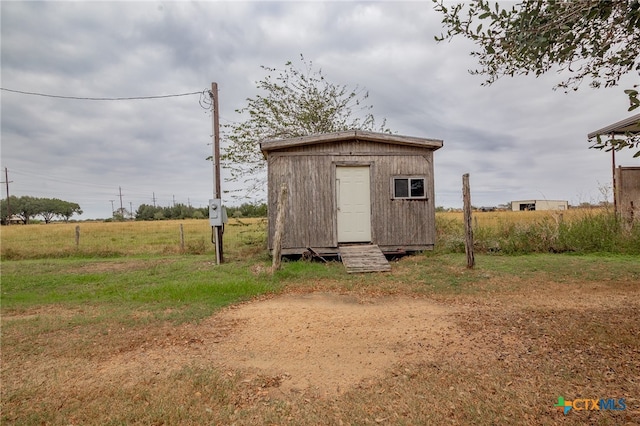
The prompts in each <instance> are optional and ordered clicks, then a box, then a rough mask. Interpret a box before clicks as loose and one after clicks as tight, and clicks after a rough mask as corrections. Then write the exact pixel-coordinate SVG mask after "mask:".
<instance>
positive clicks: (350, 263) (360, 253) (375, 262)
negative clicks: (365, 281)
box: [338, 244, 391, 274]
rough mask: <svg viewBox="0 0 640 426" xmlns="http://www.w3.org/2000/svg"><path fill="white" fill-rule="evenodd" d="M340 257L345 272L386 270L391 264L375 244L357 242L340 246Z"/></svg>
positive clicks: (388, 269) (389, 268)
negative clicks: (356, 243) (345, 269)
mask: <svg viewBox="0 0 640 426" xmlns="http://www.w3.org/2000/svg"><path fill="white" fill-rule="evenodd" d="M338 249H339V251H340V258H341V259H342V263H343V264H344V266H345V268H347V273H349V274H353V273H357V272H388V271H390V270H391V265H390V264H389V262H388V261H387V258H386V257H384V254H383V253H382V251H381V250H380V247H378V246H377V245H375V244H358V245H352V246H340V247H338Z"/></svg>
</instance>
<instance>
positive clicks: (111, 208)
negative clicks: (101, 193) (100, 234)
mask: <svg viewBox="0 0 640 426" xmlns="http://www.w3.org/2000/svg"><path fill="white" fill-rule="evenodd" d="M109 201H111V216H113V213H115V212H114V211H113V202H114V201H116V200H109Z"/></svg>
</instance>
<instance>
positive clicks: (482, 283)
mask: <svg viewBox="0 0 640 426" xmlns="http://www.w3.org/2000/svg"><path fill="white" fill-rule="evenodd" d="M477 217H478V219H477V220H478V223H477V226H478V227H479V228H481V227H482V221H483V220H485V219H487V220H489V217H490V216H482V215H477ZM505 217H506V216H505ZM509 217H511V216H510V215H509ZM514 217H515V216H514ZM520 217H521V216H520ZM444 219H446V221H448V220H450V219H451V218H444ZM439 220H443V218H442V217H441V218H440V219H439ZM491 220H493V219H491ZM497 220H499V221H500V220H501V221H503V222H504V221H506V220H507V219H504V218H503V219H497ZM536 220H538V217H536ZM563 220H567V221H569V220H568V218H565V219H563ZM249 222H251V223H249ZM180 223H181V222H152V223H131V224H128V223H126V224H118V223H104V224H103V223H95V224H92V223H81V224H79V226H80V232H81V236H80V244H79V246H78V247H76V246H75V226H76V225H75V224H69V225H64V224H55V225H48V226H45V225H31V226H26V227H18V226H16V227H11V228H10V229H8V228H3V229H2V255H3V258H2V264H1V267H2V289H1V311H0V312H1V321H2V341H1V343H2V369H1V377H0V379H1V380H0V383H1V386H2V396H1V402H2V406H1V408H2V414H1V415H2V417H1V419H2V420H1V421H2V424H20V425H22V424H39V425H42V424H44V425H49V424H51V425H63V424H64V425H69V424H92V425H116V424H184V425H196V424H239V425H242V424H246V425H249V424H291V425H317V424H335V425H341V424H358V425H359V424H406V425H414V424H486V425H490V424H522V425H539V424H543V425H545V424H546V425H551V424H567V425H578V424H585V423H588V424H601V425H618V424H640V400H639V399H640V362H639V361H640V333H639V332H638V330H640V314H639V312H640V262H639V261H638V256H637V255H635V254H616V253H595V254H575V252H574V253H572V254H552V253H548V252H547V253H538V254H530V255H511V256H504V255H499V254H496V253H495V252H488V254H480V255H478V256H477V267H476V268H475V269H473V270H468V269H466V268H465V267H464V264H465V259H464V255H462V254H459V253H456V252H450V251H444V250H443V251H440V250H436V251H435V252H430V253H425V254H420V255H416V256H408V257H405V258H403V259H401V260H399V261H397V262H393V265H392V272H390V273H384V274H355V275H350V274H346V273H345V271H344V269H343V267H342V265H341V264H339V263H335V262H334V263H329V264H321V263H309V262H284V263H283V268H282V270H280V271H278V272H276V273H275V274H274V275H271V274H269V273H267V272H266V271H267V269H268V266H269V258H268V256H267V255H266V253H265V245H264V223H263V222H258V223H254V222H252V221H249V220H247V221H244V222H243V223H245V224H242V223H238V224H234V225H232V226H228V227H227V228H226V230H225V236H226V237H228V238H227V240H226V241H228V242H229V243H230V245H229V247H228V248H227V247H226V246H225V251H226V254H227V255H228V259H229V262H228V263H225V264H223V265H219V266H216V265H215V264H214V257H213V256H212V253H213V251H212V249H211V247H210V245H211V244H210V243H209V242H208V239H209V235H208V232H210V230H209V229H208V223H207V221H184V222H182V223H183V233H184V235H185V237H184V240H185V244H184V248H183V247H182V244H181V241H180V229H179V225H180ZM141 229H143V230H142V231H141ZM201 241H203V243H201ZM231 242H235V243H234V244H231ZM190 245H191V247H194V248H191V249H189V247H190ZM202 245H204V249H203V250H202V251H201V247H202ZM491 253H492V254H491ZM308 294H339V295H343V296H348V297H353V298H355V299H357V300H359V301H360V303H358V304H356V305H354V307H365V308H366V307H367V306H369V305H376V304H384V303H388V301H389V300H392V299H395V298H398V297H401V298H407V299H408V300H414V301H421V302H424V303H427V304H431V305H433V306H437V308H438V309H439V310H440V311H441V312H442V313H441V316H440V318H441V320H443V321H444V324H445V325H446V327H447V328H446V330H447V331H446V333H443V334H438V335H434V339H433V340H431V341H428V342H427V341H425V342H424V343H421V342H422V341H421V342H404V343H403V345H405V346H406V348H409V349H410V350H411V355H410V356H407V357H406V358H402V359H398V360H396V361H394V362H392V363H390V364H388V366H387V368H386V369H384V370H383V371H380V372H379V374H377V375H376V376H375V377H371V378H369V379H367V380H363V381H361V382H358V383H356V384H354V385H352V386H349V387H348V388H346V389H343V390H342V391H341V392H339V393H333V394H324V393H321V392H319V391H317V390H314V389H313V387H311V388H309V389H307V390H303V391H296V392H288V393H286V394H285V393H282V392H278V389H279V387H280V386H282V385H281V380H286V378H285V379H283V377H284V376H282V375H274V374H273V373H271V372H268V371H267V370H265V372H263V373H260V372H258V373H256V371H255V370H251V369H247V368H245V367H241V366H236V367H233V368H231V367H229V366H226V367H221V366H220V365H219V363H218V361H217V358H216V357H215V356H214V355H215V353H216V352H215V350H216V349H215V348H216V347H218V346H219V345H224V344H225V342H226V343H229V342H232V339H233V337H234V336H236V335H238V334H239V333H241V332H246V331H247V330H244V329H243V324H244V322H243V321H244V320H243V321H234V322H229V321H226V322H225V321H223V318H224V317H223V316H221V315H222V313H224V312H228V311H227V310H225V309H222V308H224V307H225V306H233V307H234V310H232V312H234V311H235V310H238V312H240V311H241V310H242V309H243V307H244V306H249V307H251V306H257V305H259V304H260V303H261V302H260V300H267V299H268V300H277V299H278V298H280V297H283V295H308ZM390 298H391V299H390ZM249 300H255V301H256V302H255V303H254V304H249V305H245V303H244V302H246V301H249ZM276 314H277V315H284V314H283V313H276V312H274V315H276ZM380 321H382V320H380ZM415 321H416V325H418V322H425V321H426V322H427V323H428V322H429V321H430V320H429V319H428V318H423V319H422V320H421V321H418V319H417V318H416V319H415ZM282 324H283V327H289V328H292V329H293V328H294V325H291V324H286V323H285V320H284V317H283V318H282ZM285 324H286V325H285ZM384 328H386V329H387V331H389V333H390V334H389V335H391V336H392V335H394V334H396V335H403V334H404V332H405V331H404V330H396V329H394V328H393V322H392V323H390V324H385V323H382V322H379V323H378V324H377V325H376V327H375V329H372V330H371V332H374V331H376V332H378V331H380V330H382V329H384ZM243 330H244V331H243ZM325 331H327V332H330V335H334V336H336V338H337V336H339V335H340V333H341V330H340V329H339V328H338V329H336V330H325ZM298 337H299V336H298ZM291 338H292V339H294V340H293V341H291V342H289V343H284V344H285V345H287V344H288V345H293V343H294V342H295V339H296V335H295V334H293V335H291ZM355 343H356V342H354V344H355ZM409 344H411V345H410V346H409ZM393 345H399V343H398V344H395V343H394V344H393ZM393 345H392V346H384V342H382V341H381V342H380V347H387V348H391V349H393V348H394V346H393ZM231 346H232V349H236V350H237V349H239V348H233V345H231ZM389 350H390V349H389ZM211 351H213V352H211ZM407 353H408V352H407ZM212 354H213V355H212ZM247 356H249V353H248V352H247V354H246V355H243V354H242V353H240V357H241V358H242V357H247ZM275 361H276V363H277V364H278V363H279V364H282V365H283V368H286V364H287V363H290V362H294V361H295V360H294V359H281V360H275ZM302 361H303V362H304V358H303V359H302ZM345 361H346V360H345ZM336 362H338V361H336ZM310 367H311V365H310ZM559 396H563V397H565V398H566V399H567V400H577V399H579V398H588V399H600V398H604V399H615V400H616V401H619V400H620V399H624V402H625V404H626V407H625V410H618V411H615V410H600V411H591V410H577V409H574V410H572V411H571V412H570V413H569V414H567V415H566V416H565V415H563V414H562V413H561V412H559V411H558V410H557V409H556V408H555V407H554V404H555V403H556V402H557V399H558V397H559ZM576 407H578V408H579V405H576ZM617 407H618V408H620V406H619V405H618V406H617Z"/></svg>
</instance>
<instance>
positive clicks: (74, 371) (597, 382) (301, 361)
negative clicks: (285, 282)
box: [2, 279, 640, 424]
mask: <svg viewBox="0 0 640 426" xmlns="http://www.w3.org/2000/svg"><path fill="white" fill-rule="evenodd" d="M489 280H491V279H489ZM490 284H491V285H495V283H490ZM507 284H508V283H507ZM507 284H505V285H507ZM479 285H480V284H479ZM488 285H489V284H488ZM524 288H526V291H522V290H521V289H519V290H517V291H509V290H506V289H505V290H503V291H501V292H499V293H497V294H490V295H485V296H482V295H473V294H461V295H452V294H447V295H443V296H438V295H430V296H410V295H407V294H406V293H405V294H403V295H380V294H378V293H375V292H364V291H363V292H357V291H356V292H349V293H347V294H344V293H343V292H340V291H329V290H324V291H316V292H310V293H304V292H300V293H298V292H296V291H295V290H294V291H293V292H290V293H285V294H280V295H277V296H270V297H262V298H258V299H256V300H252V301H250V302H246V303H241V304H237V305H233V306H230V307H228V308H225V309H222V310H221V311H219V312H217V313H216V314H214V315H212V316H211V317H208V318H206V319H204V320H202V321H199V322H197V323H185V324H181V325H175V324H171V323H170V322H167V323H164V324H160V325H159V324H158V322H154V321H152V322H151V323H150V324H149V325H148V326H145V325H144V319H145V316H148V315H150V314H149V313H145V312H135V313H132V314H131V315H132V317H133V319H134V320H135V321H134V325H133V326H132V327H130V328H129V327H127V326H126V322H122V321H118V322H110V321H108V320H106V321H105V320H104V319H103V318H101V316H100V315H103V314H101V313H100V312H99V311H98V310H97V309H96V308H91V307H90V306H86V307H79V308H74V309H64V308H61V307H44V308H35V309H33V310H25V311H21V312H19V313H15V314H10V315H3V318H2V322H3V324H4V325H7V324H10V323H11V322H12V321H21V322H20V324H21V327H20V328H19V327H9V328H7V329H6V330H3V333H4V339H5V340H6V341H10V342H11V345H5V346H4V347H3V354H2V376H3V383H2V387H3V388H4V389H6V390H9V393H8V394H9V395H12V396H11V397H10V398H9V399H8V400H7V401H5V402H6V405H5V407H4V409H3V415H6V419H7V420H8V423H7V424H9V423H11V421H10V420H12V419H13V420H16V421H18V420H17V419H22V420H24V419H26V418H27V416H28V415H29V414H30V413H33V415H34V416H35V417H34V418H38V419H41V418H42V416H43V412H46V413H47V415H50V416H53V417H52V418H53V420H51V421H50V422H49V423H51V424H63V423H61V422H62V421H64V422H66V423H64V424H72V423H73V422H72V421H69V419H72V420H73V418H72V417H71V416H72V415H79V414H78V413H83V412H84V411H85V409H86V408H87V407H88V406H89V407H91V409H92V410H93V411H90V412H91V413H92V415H93V416H94V417H88V418H85V419H82V418H77V419H75V423H76V424H91V423H93V424H97V423H101V422H104V421H105V419H108V418H109V414H108V413H107V414H105V413H104V412H103V410H104V407H105V405H109V404H120V405H119V406H116V407H117V408H116V407H114V410H115V411H126V410H133V411H132V413H133V414H131V416H132V417H133V418H137V417H136V416H140V415H143V414H141V413H140V412H138V411H135V408H131V406H129V405H128V404H129V401H130V402H131V404H132V406H133V407H136V406H137V405H142V406H143V407H144V406H146V405H145V404H147V405H148V406H149V407H166V404H173V407H174V409H175V410H177V411H178V412H179V410H181V409H182V408H181V407H183V406H185V404H194V403H193V401H192V400H189V399H188V398H190V397H194V398H202V400H203V401H204V400H205V397H206V398H208V399H207V401H208V402H207V404H213V403H212V402H211V401H213V399H215V398H214V397H213V396H211V395H212V394H213V391H214V389H213V388H214V387H215V386H222V387H224V386H225V383H226V382H225V381H226V379H228V381H229V383H234V385H233V386H235V387H234V388H233V390H231V391H230V393H231V396H229V397H228V398H229V399H223V400H224V401H227V402H225V403H224V404H222V405H219V406H218V410H222V409H224V407H227V405H228V404H229V403H230V404H231V405H233V407H235V408H234V409H235V410H240V411H238V413H237V414H236V412H235V411H231V412H230V413H228V417H224V414H220V419H223V420H224V421H228V422H230V423H232V422H233V419H236V420H238V419H240V423H242V422H243V421H244V422H245V423H247V424H259V423H260V422H259V421H258V420H259V419H260V418H261V415H263V414H264V413H263V412H262V411H259V410H270V409H271V408H269V407H270V406H269V405H268V404H270V403H271V402H274V401H291V404H292V405H291V406H292V407H295V410H304V409H305V408H304V407H306V404H310V406H311V407H313V409H316V408H317V409H318V410H327V411H331V412H333V411H334V408H331V409H328V408H326V407H325V406H324V405H322V404H323V402H322V401H329V402H327V404H334V402H331V401H337V400H338V399H344V398H347V399H349V398H351V399H350V400H349V401H352V402H349V403H347V405H345V406H344V407H342V408H341V410H345V412H349V410H350V409H351V407H354V406H357V405H356V403H355V402H353V401H354V400H356V401H357V398H359V397H361V396H360V395H362V398H365V399H366V400H367V402H368V401H369V400H370V399H371V398H374V399H375V398H377V399H378V402H377V406H384V407H387V406H389V407H400V406H401V405H402V404H404V403H405V402H407V401H409V402H408V405H407V407H406V408H405V411H407V413H408V414H407V413H404V414H403V413H401V412H398V413H395V412H393V413H384V414H379V415H373V416H374V417H373V418H374V420H375V422H378V420H376V419H386V418H391V417H389V416H400V417H398V418H401V417H406V418H409V419H413V420H416V419H419V418H421V417H420V416H421V415H422V414H421V413H423V412H424V408H420V407H421V406H420V404H421V403H422V402H421V401H423V400H421V399H420V398H425V397H426V396H425V395H428V396H429V398H435V401H432V404H431V406H437V407H440V408H439V410H440V411H439V412H437V413H436V414H435V415H437V416H440V417H435V418H439V419H447V418H454V419H455V422H459V423H460V424H464V423H467V420H469V419H474V418H478V417H477V416H480V414H479V413H476V412H468V413H464V412H462V411H460V410H458V409H456V408H453V407H454V402H450V401H451V399H452V398H453V399H455V404H457V406H469V405H472V404H474V403H475V401H476V399H477V398H482V399H483V400H487V399H491V402H490V403H487V404H486V405H487V406H491V407H493V406H500V404H501V402H500V401H502V400H504V398H512V399H513V400H514V401H517V400H522V401H525V400H526V401H529V400H530V399H531V398H535V399H534V400H533V401H534V402H528V404H533V405H528V406H527V407H526V408H522V409H521V411H522V415H523V416H525V417H522V418H521V419H520V423H522V424H539V420H540V419H553V418H554V417H550V416H553V415H554V414H555V413H554V411H555V409H554V408H553V406H552V404H553V398H557V396H558V395H560V394H561V393H558V392H572V394H574V395H595V396H607V395H613V396H617V397H620V398H626V400H627V404H628V409H627V411H625V412H624V413H623V415H624V416H626V417H620V418H618V417H615V419H616V422H618V420H622V421H621V422H618V423H616V422H613V423H611V424H614V423H615V424H640V423H635V422H636V420H637V421H638V422H640V410H638V407H639V405H638V404H639V402H638V399H637V398H638V397H637V395H638V389H640V388H638V384H639V383H640V375H638V363H637V360H638V359H639V358H638V357H640V349H639V347H638V345H637V342H638V339H639V338H640V335H638V330H639V328H638V326H639V325H640V322H639V321H640V318H639V316H638V306H640V293H638V292H637V283H635V282H631V281H629V280H626V279H623V280H619V281H617V280H616V281H612V282H586V283H580V284H575V285H572V286H567V285H566V284H562V283H552V282H540V281H536V280H531V281H530V282H527V283H526V286H525V287H524ZM78 310H81V311H82V312H79V311H78ZM77 317H82V318H83V321H86V322H83V323H80V324H79V325H78V326H77V327H73V326H70V327H64V328H62V329H60V328H58V327H56V326H55V324H56V323H58V322H59V321H61V320H63V321H69V322H70V324H71V323H72V322H73V321H74V318H77ZM48 321H52V323H53V324H54V326H52V327H51V328H47V322H48ZM104 324H106V325H104ZM116 324H117V325H116ZM31 326H35V327H37V329H38V330H39V332H38V333H37V338H36V340H37V341H33V339H32V338H30V337H28V336H33V335H34V333H28V332H27V333H25V330H22V331H21V329H22V327H31ZM189 369H191V370H189ZM189 371H192V372H191V373H190V372H189ZM202 371H215V372H217V373H216V374H218V373H219V374H220V375H221V376H222V378H223V379H224V380H217V379H215V378H214V379H215V380H213V381H211V378H210V377H209V378H206V383H205V384H203V386H202V389H203V390H200V389H201V388H199V387H198V385H197V384H198V380H200V379H199V374H200V373H198V372H202ZM584 375H586V376H584ZM583 376H584V377H583ZM587 376H588V377H587ZM576 377H578V378H577V379H576ZM182 378H184V380H182ZM413 378H415V380H414V379H413ZM216 380H217V381H216ZM183 382H184V383H183ZM210 383H215V384H214V385H210ZM190 384H191V385H190ZM192 385H193V387H190V386H192ZM181 386H182V387H181ZM174 388H177V390H174ZM206 389H208V390H206ZM433 389H437V392H432V390H433ZM354 391H355V392H354ZM185 394H188V395H185ZM414 394H415V395H414ZM164 395H167V398H169V399H170V400H171V402H167V401H165V400H163V399H162V398H163V396H164ZM349 395H350V396H349ZM354 395H355V396H354ZM394 395H395V396H394ZM532 395H533V396H532ZM180 398H182V399H180ZM212 398H213V399H212ZM225 398H226V397H225ZM354 398H355V399H354ZM385 398H386V399H385ZM492 398H493V399H492ZM527 398H529V399H527ZM174 399H177V401H174ZM22 401H32V403H29V404H24V403H23V402H22ZM300 401H302V402H300ZM309 401H311V402H309ZM390 402H394V403H393V404H390ZM287 403H288V402H287ZM203 404H204V402H203ZM296 404H298V405H296ZM300 404H301V405H300ZM313 404H315V405H313ZM349 404H352V405H349ZM372 404H373V403H372ZM412 404H415V405H416V407H417V408H412V407H413V405H412ZM373 405H376V404H373ZM194 406H195V405H194ZM211 406H213V407H214V409H213V410H212V412H213V413H216V411H215V407H216V406H215V405H211ZM532 406H533V407H534V408H531V407H532ZM38 407H46V408H38ZM207 407H209V405H205V408H204V409H205V410H207V409H209V408H207ZM265 407H266V408H265ZM365 407H366V404H365ZM156 409H157V408H156ZM243 409H248V410H256V411H251V413H256V414H255V416H256V417H255V419H253V418H251V419H249V420H247V419H246V418H244V420H243V418H241V417H234V416H241V415H242V413H243V411H242V410H243ZM398 409H399V408H398ZM274 410H275V408H274ZM291 410H294V408H291ZM360 410H362V411H361V412H360V414H357V415H356V417H355V418H360V417H358V415H360V416H362V415H364V414H362V413H363V412H365V411H366V408H360ZM412 410H415V411H412ZM65 413H72V414H65ZM205 413H206V411H205ZM307 414H308V413H307ZM432 414H433V413H432ZM292 415H293V417H292V418H293V419H294V420H295V419H296V418H299V417H296V416H295V413H293V414H292ZM498 415H499V414H495V416H498ZM500 415H501V414H500ZM55 416H59V418H58V417H55ZM158 416H159V417H163V416H166V413H164V412H163V413H161V414H158ZM176 416H178V418H180V417H179V415H178V414H176ZM412 416H413V417H412ZM456 416H457V417H456ZM465 416H466V417H465ZM486 416H487V417H486V419H485V420H486V422H485V423H486V424H490V423H491V422H493V421H494V420H495V418H497V417H495V416H494V414H492V413H489V414H486ZM526 416H530V417H526ZM130 418H131V417H130ZM481 418H483V417H481ZM575 418H576V421H578V420H580V419H579V418H578V417H577V416H575ZM58 419H62V420H60V421H57V420H58ZM96 419H99V420H96ZM256 419H258V420H256ZM501 419H502V420H501V422H505V423H508V422H509V419H507V418H501ZM612 419H613V417H612ZM294 420H292V422H294ZM145 421H146V420H145ZM194 422H195V423H198V422H197V421H194ZM455 422H454V423H455ZM18 423H19V421H18ZM45 423H47V422H44V423H43V424H45ZM187 423H188V422H187ZM313 423H314V421H312V420H309V421H308V424H313ZM337 423H338V424H339V422H338V421H337ZM356 423H361V422H359V421H356Z"/></svg>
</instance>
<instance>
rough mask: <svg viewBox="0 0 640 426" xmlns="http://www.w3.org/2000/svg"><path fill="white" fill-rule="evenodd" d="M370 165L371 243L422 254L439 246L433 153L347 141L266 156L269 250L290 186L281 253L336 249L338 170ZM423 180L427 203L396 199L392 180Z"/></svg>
mask: <svg viewBox="0 0 640 426" xmlns="http://www.w3.org/2000/svg"><path fill="white" fill-rule="evenodd" d="M339 166H369V167H370V177H371V181H370V187H371V227H372V230H371V232H372V234H371V237H372V241H371V242H372V243H373V244H378V245H379V246H380V247H381V248H383V249H384V248H387V249H390V248H404V249H408V250H411V249H415V250H423V249H426V248H429V247H430V246H432V245H433V244H434V242H435V205H434V188H433V151H432V150H430V149H424V148H419V147H412V146H402V145H391V144H381V143H376V142H363V141H347V142H344V141H343V142H335V143H324V144H318V145H307V146H298V147H290V148H287V149H282V150H277V151H272V152H270V153H269V156H268V179H269V194H268V197H269V248H271V238H272V236H273V231H274V228H273V226H274V223H275V212H276V211H277V208H276V206H277V196H278V189H279V188H280V186H281V184H282V183H283V182H286V183H287V185H288V187H289V198H288V210H287V225H286V229H285V235H284V239H283V250H285V252H286V250H287V249H304V248H306V247H323V248H330V247H337V244H338V242H337V229H336V216H335V212H336V198H335V169H336V167H339ZM398 175H419V176H424V177H425V185H426V193H427V199H426V200H397V199H395V200H394V199H392V192H391V183H392V177H393V176H398Z"/></svg>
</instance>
